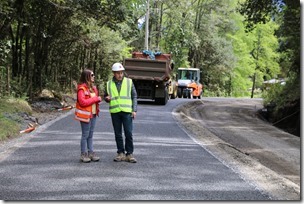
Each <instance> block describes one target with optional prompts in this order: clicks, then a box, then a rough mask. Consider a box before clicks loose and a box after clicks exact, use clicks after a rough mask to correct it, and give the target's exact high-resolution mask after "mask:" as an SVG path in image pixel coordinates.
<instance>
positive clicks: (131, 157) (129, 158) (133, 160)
mask: <svg viewBox="0 0 304 204" xmlns="http://www.w3.org/2000/svg"><path fill="white" fill-rule="evenodd" d="M126 162H130V163H136V162H137V161H136V159H135V158H134V156H133V154H128V155H127V156H126Z"/></svg>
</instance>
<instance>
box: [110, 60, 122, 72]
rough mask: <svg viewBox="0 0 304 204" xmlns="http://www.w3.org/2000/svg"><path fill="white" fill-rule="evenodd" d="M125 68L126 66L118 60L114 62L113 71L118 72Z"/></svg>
mask: <svg viewBox="0 0 304 204" xmlns="http://www.w3.org/2000/svg"><path fill="white" fill-rule="evenodd" d="M123 70H125V68H124V67H123V66H122V64H120V63H118V62H116V63H115V64H113V66H112V71H113V72H117V71H123Z"/></svg>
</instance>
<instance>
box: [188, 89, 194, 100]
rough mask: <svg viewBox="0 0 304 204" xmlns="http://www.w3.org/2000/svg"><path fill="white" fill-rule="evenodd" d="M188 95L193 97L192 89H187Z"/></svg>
mask: <svg viewBox="0 0 304 204" xmlns="http://www.w3.org/2000/svg"><path fill="white" fill-rule="evenodd" d="M187 96H188V98H190V99H193V93H192V91H191V90H188V91H187Z"/></svg>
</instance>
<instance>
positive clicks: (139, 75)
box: [124, 53, 171, 81]
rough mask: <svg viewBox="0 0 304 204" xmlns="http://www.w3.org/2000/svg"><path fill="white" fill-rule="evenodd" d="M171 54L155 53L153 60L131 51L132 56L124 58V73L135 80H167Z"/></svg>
mask: <svg viewBox="0 0 304 204" xmlns="http://www.w3.org/2000/svg"><path fill="white" fill-rule="evenodd" d="M170 60H171V55H169V54H161V55H156V56H155V60H152V59H150V58H149V56H148V55H144V54H142V53H133V55H132V58H126V59H125V60H124V67H125V70H126V75H127V76H128V77H129V78H131V79H137V80H156V81H167V80H168V79H169V78H170V72H171V67H170Z"/></svg>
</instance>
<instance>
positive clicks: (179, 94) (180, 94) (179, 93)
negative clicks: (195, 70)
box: [177, 88, 183, 98]
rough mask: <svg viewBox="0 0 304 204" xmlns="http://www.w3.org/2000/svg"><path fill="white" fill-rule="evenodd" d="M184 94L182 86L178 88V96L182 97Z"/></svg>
mask: <svg viewBox="0 0 304 204" xmlns="http://www.w3.org/2000/svg"><path fill="white" fill-rule="evenodd" d="M182 96H183V92H182V88H177V97H178V98H181V97H182Z"/></svg>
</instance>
